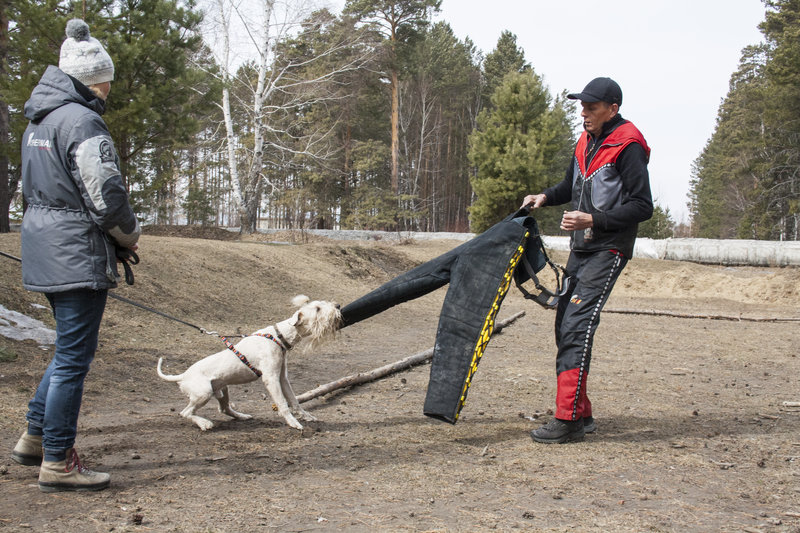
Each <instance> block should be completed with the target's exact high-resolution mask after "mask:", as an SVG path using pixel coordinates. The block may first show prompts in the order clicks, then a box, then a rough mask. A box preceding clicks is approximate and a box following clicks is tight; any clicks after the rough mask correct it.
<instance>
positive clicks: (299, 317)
mask: <svg viewBox="0 0 800 533" xmlns="http://www.w3.org/2000/svg"><path fill="white" fill-rule="evenodd" d="M302 320H303V313H302V312H301V311H297V312H296V313H295V314H293V315H292V318H291V319H290V322H289V325H290V326H292V327H297V324H299V323H300V322H301V321H302Z"/></svg>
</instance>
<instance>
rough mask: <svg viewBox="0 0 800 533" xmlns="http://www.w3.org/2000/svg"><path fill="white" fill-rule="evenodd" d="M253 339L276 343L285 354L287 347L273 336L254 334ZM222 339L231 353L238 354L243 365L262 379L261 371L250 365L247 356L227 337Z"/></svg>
mask: <svg viewBox="0 0 800 533" xmlns="http://www.w3.org/2000/svg"><path fill="white" fill-rule="evenodd" d="M278 335H280V333H278ZM251 337H266V338H267V339H269V340H271V341H272V342H274V343H275V344H277V345H278V348H280V349H281V350H282V351H284V352H285V351H286V347H285V346H284V345H283V344H281V343H280V341H279V340H278V339H276V338H275V337H273V336H272V335H270V334H269V333H253V335H251ZM221 338H222V342H224V343H225V346H227V347H228V349H229V350H230V351H232V352H233V353H235V354H236V357H238V358H239V360H240V361H241V362H242V363H244V364H245V366H247V368H249V369H250V370H252V371H253V373H254V374H255V375H256V376H258V377H261V370H259V369H257V368H256V367H254V366H253V365H252V363H250V361H248V360H247V357H245V356H244V354H243V353H242V352H240V351H239V350H237V349H236V348H235V347H234V346H233V343H231V341H229V340H228V338H227V337H221Z"/></svg>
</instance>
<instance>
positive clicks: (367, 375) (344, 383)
mask: <svg viewBox="0 0 800 533" xmlns="http://www.w3.org/2000/svg"><path fill="white" fill-rule="evenodd" d="M524 315H525V311H520V312H519V313H516V314H514V315H512V316H510V317H508V318H506V319H505V320H501V321H499V322H497V323H496V324H495V325H494V331H493V332H492V334H495V333H498V332H499V331H501V330H502V329H503V328H505V327H507V326H509V325H511V324H513V323H514V322H515V321H516V320H517V319H518V318H520V317H522V316H524ZM432 358H433V348H429V349H427V350H425V351H423V352H419V353H416V354H414V355H409V356H408V357H406V358H404V359H401V360H399V361H396V362H394V363H389V364H388V365H384V366H382V367H379V368H376V369H374V370H370V371H368V372H359V373H358V374H352V375H350V376H345V377H343V378H340V379H337V380H336V381H331V382H330V383H326V384H325V385H320V386H319V387H317V388H315V389H311V390H310V391H307V392H304V393H303V394H299V395H298V396H297V401H298V402H300V403H303V402H307V401H309V400H313V399H314V398H317V397H319V396H322V395H324V394H328V393H329V392H333V391H335V390H338V389H343V388H345V387H352V386H353V385H361V384H362V383H369V382H370V381H377V380H379V379H381V378H384V377H386V376H389V375H392V374H396V373H397V372H400V371H402V370H406V369H408V368H411V367H412V366H416V365H420V364H422V363H425V362H427V361H429V360H430V359H432Z"/></svg>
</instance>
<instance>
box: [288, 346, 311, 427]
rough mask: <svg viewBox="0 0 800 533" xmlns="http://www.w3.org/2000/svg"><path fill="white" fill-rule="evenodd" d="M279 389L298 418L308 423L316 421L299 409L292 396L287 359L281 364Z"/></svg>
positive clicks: (298, 403) (309, 414) (298, 404)
mask: <svg viewBox="0 0 800 533" xmlns="http://www.w3.org/2000/svg"><path fill="white" fill-rule="evenodd" d="M281 389H282V390H283V396H284V397H285V398H286V399H287V400H288V402H289V406H290V407H291V408H292V411H294V413H295V414H296V415H297V417H298V418H300V419H301V420H308V421H314V420H316V419H317V417H315V416H314V415H312V414H311V413H309V412H308V411H306V410H305V409H303V408H302V407H300V402H298V401H297V397H296V396H295V395H294V390H293V389H292V384H291V383H290V382H289V370H288V367H287V358H284V359H283V364H282V365H281Z"/></svg>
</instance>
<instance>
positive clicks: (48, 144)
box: [27, 133, 53, 150]
mask: <svg viewBox="0 0 800 533" xmlns="http://www.w3.org/2000/svg"><path fill="white" fill-rule="evenodd" d="M27 145H28V146H36V147H37V148H44V149H45V150H50V149H51V148H53V143H52V141H51V140H50V139H37V138H36V137H34V136H33V133H31V134H30V135H28V142H27Z"/></svg>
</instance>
